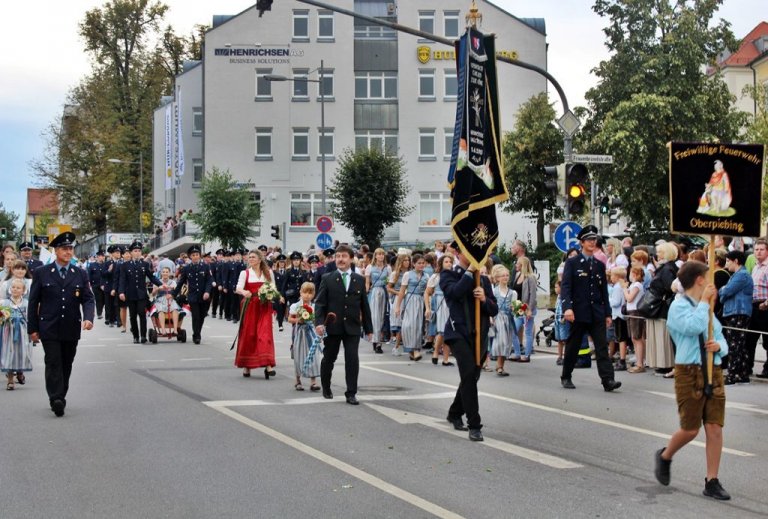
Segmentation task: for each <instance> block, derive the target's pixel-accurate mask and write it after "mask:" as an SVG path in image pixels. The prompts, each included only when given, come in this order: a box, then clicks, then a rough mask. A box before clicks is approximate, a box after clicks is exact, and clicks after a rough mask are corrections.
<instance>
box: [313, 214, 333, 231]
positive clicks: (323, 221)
mask: <svg viewBox="0 0 768 519" xmlns="http://www.w3.org/2000/svg"><path fill="white" fill-rule="evenodd" d="M315 225H316V226H317V230H318V231H320V232H323V233H325V232H331V229H333V220H331V217H330V216H321V217H319V218H318V219H317V223H316V224H315Z"/></svg>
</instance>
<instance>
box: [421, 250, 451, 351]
mask: <svg viewBox="0 0 768 519" xmlns="http://www.w3.org/2000/svg"><path fill="white" fill-rule="evenodd" d="M451 269H453V255H451V254H443V255H442V256H440V259H439V260H437V269H436V270H435V273H434V274H432V275H431V276H430V277H429V280H428V281H427V289H426V290H425V291H424V306H425V307H426V318H427V321H429V331H428V332H427V335H428V340H429V338H432V339H433V340H434V341H435V349H434V350H433V351H432V364H437V361H438V359H439V357H440V351H441V350H442V353H443V366H453V362H451V347H450V346H448V344H447V343H445V342H444V341H443V334H444V332H445V324H446V323H447V322H448V318H449V317H450V312H449V311H448V303H447V302H446V301H445V294H444V293H443V289H442V288H440V273H441V272H442V271H444V270H448V271H450V270H451Z"/></svg>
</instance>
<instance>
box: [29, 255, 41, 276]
mask: <svg viewBox="0 0 768 519" xmlns="http://www.w3.org/2000/svg"><path fill="white" fill-rule="evenodd" d="M42 266H43V262H42V261H40V260H39V259H35V258H32V259H28V260H27V270H29V272H30V273H32V272H34V271H35V269H36V268H38V267H42Z"/></svg>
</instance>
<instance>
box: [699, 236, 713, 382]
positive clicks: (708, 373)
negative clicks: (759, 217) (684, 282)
mask: <svg viewBox="0 0 768 519" xmlns="http://www.w3.org/2000/svg"><path fill="white" fill-rule="evenodd" d="M707 263H709V272H708V273H707V281H709V282H710V283H712V284H714V283H715V236H714V235H710V236H709V250H708V251H707ZM714 319H715V305H714V303H713V304H711V305H709V326H708V327H707V342H709V341H713V340H715V322H714ZM714 363H715V354H714V353H712V352H711V351H708V352H707V365H706V366H702V367H703V369H705V370H706V371H705V372H704V374H705V377H706V384H705V385H704V393H705V394H706V395H707V396H709V395H711V394H712V388H713V380H712V377H713V372H714Z"/></svg>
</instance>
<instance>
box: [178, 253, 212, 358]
mask: <svg viewBox="0 0 768 519" xmlns="http://www.w3.org/2000/svg"><path fill="white" fill-rule="evenodd" d="M187 254H189V259H190V260H192V263H190V264H188V265H185V266H184V267H182V269H181V277H180V278H179V282H178V283H177V284H176V290H174V291H173V297H178V296H179V293H180V292H181V288H182V287H183V286H184V284H186V285H187V301H188V302H189V308H190V310H191V312H192V342H194V343H195V344H200V332H201V331H202V329H203V322H204V321H205V314H206V313H208V304H209V303H210V298H211V290H213V277H212V276H211V271H210V269H209V268H208V265H206V264H205V263H203V262H202V261H201V260H200V246H199V245H192V246H191V247H190V248H189V249H188V250H187Z"/></svg>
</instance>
